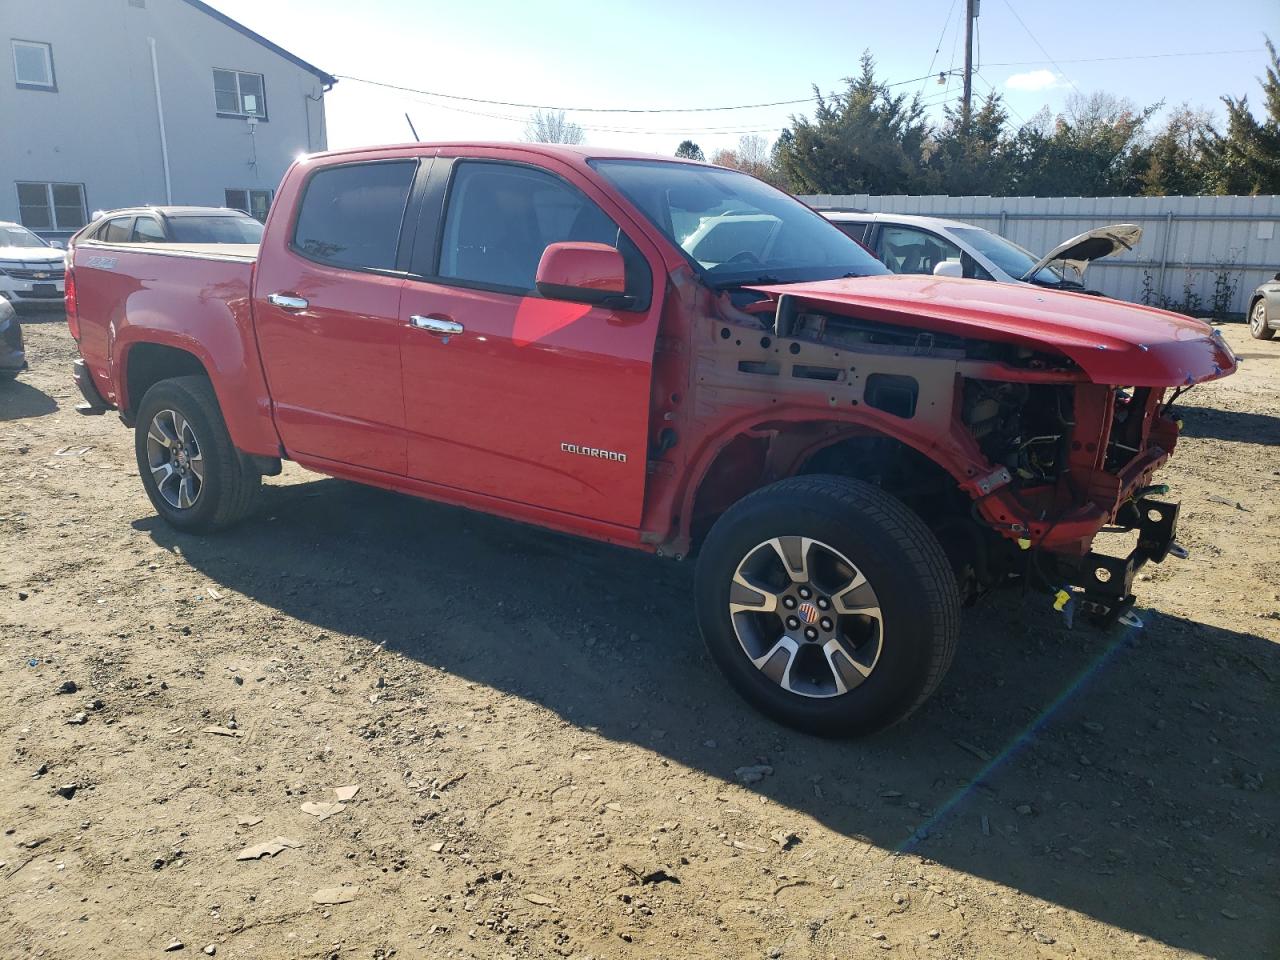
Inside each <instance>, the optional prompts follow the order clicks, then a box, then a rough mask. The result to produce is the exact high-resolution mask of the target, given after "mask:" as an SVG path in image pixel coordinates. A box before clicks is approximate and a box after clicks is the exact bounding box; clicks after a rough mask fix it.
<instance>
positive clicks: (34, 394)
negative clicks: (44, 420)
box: [0, 380, 58, 422]
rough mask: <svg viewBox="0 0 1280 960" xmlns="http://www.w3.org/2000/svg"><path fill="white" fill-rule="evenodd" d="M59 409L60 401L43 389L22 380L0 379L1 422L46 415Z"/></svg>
mask: <svg viewBox="0 0 1280 960" xmlns="http://www.w3.org/2000/svg"><path fill="white" fill-rule="evenodd" d="M57 409H58V402H57V401H56V400H54V399H53V397H51V396H49V395H48V394H47V393H45V392H44V391H43V390H40V389H38V388H36V387H33V386H31V384H29V383H23V382H22V381H21V380H8V381H5V380H0V422H4V421H7V420H26V419H28V418H30V417H44V416H48V415H49V414H51V413H53V412H54V411H55V410H57Z"/></svg>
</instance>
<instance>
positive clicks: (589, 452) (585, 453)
mask: <svg viewBox="0 0 1280 960" xmlns="http://www.w3.org/2000/svg"><path fill="white" fill-rule="evenodd" d="M560 449H561V450H563V451H564V452H565V453H576V454H577V455H578V456H580V457H595V458H596V459H597V460H612V461H614V462H615V463H626V462H627V455H626V454H625V453H618V452H617V451H616V450H601V449H600V448H598V447H583V446H580V445H578V444H576V443H562V444H560Z"/></svg>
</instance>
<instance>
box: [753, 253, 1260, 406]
mask: <svg viewBox="0 0 1280 960" xmlns="http://www.w3.org/2000/svg"><path fill="white" fill-rule="evenodd" d="M752 289H754V290H758V291H760V292H762V293H765V294H767V295H768V296H770V297H772V298H774V299H776V298H777V297H779V296H780V295H782V294H786V295H788V296H793V297H796V298H798V299H799V300H801V301H802V302H805V303H812V304H815V305H821V307H822V309H825V310H829V311H831V312H833V313H842V314H850V315H856V316H859V317H862V318H864V319H867V320H875V321H878V322H880V323H891V324H896V325H902V326H909V327H916V328H918V329H923V330H930V331H933V332H934V333H948V334H952V335H955V336H959V337H968V338H971V339H978V340H1001V341H1006V342H1011V343H1020V344H1025V345H1027V346H1032V347H1036V348H1039V349H1044V348H1048V349H1050V350H1056V351H1058V352H1060V353H1062V354H1065V355H1066V356H1068V357H1070V358H1071V359H1072V360H1074V361H1075V362H1076V363H1077V364H1078V365H1079V366H1080V368H1081V369H1082V370H1083V371H1084V372H1085V373H1086V374H1087V375H1088V376H1089V378H1090V379H1091V380H1093V381H1094V382H1095V383H1107V384H1115V385H1117V386H1128V387H1174V386H1181V385H1183V384H1188V383H1197V382H1200V381H1202V380H1213V379H1216V378H1217V377H1225V376H1227V375H1228V374H1230V373H1234V372H1235V369H1236V358H1235V356H1234V355H1233V354H1232V353H1231V351H1230V350H1229V349H1228V348H1227V345H1226V343H1224V342H1223V340H1222V339H1221V337H1220V336H1219V334H1218V332H1217V331H1216V330H1214V329H1213V328H1212V327H1211V326H1209V325H1208V324H1207V323H1204V322H1203V321H1201V320H1193V319H1192V318H1190V317H1186V316H1183V315H1182V314H1179V313H1169V312H1168V311H1166V310H1156V309H1154V308H1153V307H1143V306H1139V305H1137V304H1133V303H1125V302H1123V301H1120V300H1110V299H1108V298H1106V297H1095V296H1089V295H1088V294H1083V293H1061V292H1058V291H1052V290H1045V289H1041V288H1038V287H1033V286H1028V285H1023V284H1012V283H992V282H990V281H985V280H957V279H952V278H947V277H933V276H913V275H906V274H899V275H889V276H875V277H855V278H849V279H845V280H824V281H819V282H815V283H791V284H779V285H773V286H760V287H753V288H752Z"/></svg>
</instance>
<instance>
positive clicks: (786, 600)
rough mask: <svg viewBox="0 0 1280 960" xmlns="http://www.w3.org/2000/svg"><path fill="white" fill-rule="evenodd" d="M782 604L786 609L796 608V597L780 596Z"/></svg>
mask: <svg viewBox="0 0 1280 960" xmlns="http://www.w3.org/2000/svg"><path fill="white" fill-rule="evenodd" d="M782 605H783V606H784V607H786V608H787V609H788V610H794V609H795V608H796V598H795V597H783V598H782Z"/></svg>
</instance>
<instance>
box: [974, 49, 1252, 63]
mask: <svg viewBox="0 0 1280 960" xmlns="http://www.w3.org/2000/svg"><path fill="white" fill-rule="evenodd" d="M1040 49H1041V50H1043V49H1044V48H1043V47H1041V48H1040ZM1262 52H1263V50H1262V48H1261V47H1249V48H1248V49H1246V50H1192V51H1186V52H1182V53H1135V54H1131V55H1129V56H1124V57H1075V58H1069V59H1065V60H1058V61H1056V62H1055V61H1053V60H1005V61H1002V62H1000V63H984V64H983V66H984V67H1034V66H1036V65H1037V64H1041V63H1052V64H1053V65H1054V66H1057V65H1058V64H1059V63H1114V62H1116V61H1120V60H1163V59H1165V58H1166V57H1225V56H1228V55H1235V54H1240V53H1262Z"/></svg>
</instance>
